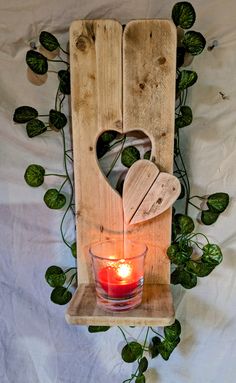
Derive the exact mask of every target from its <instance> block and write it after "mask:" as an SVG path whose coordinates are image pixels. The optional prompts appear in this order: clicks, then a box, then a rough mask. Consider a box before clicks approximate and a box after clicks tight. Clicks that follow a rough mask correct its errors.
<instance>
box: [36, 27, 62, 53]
mask: <svg viewBox="0 0 236 383" xmlns="http://www.w3.org/2000/svg"><path fill="white" fill-rule="evenodd" d="M39 42H40V44H41V45H42V46H43V47H44V48H45V49H47V50H48V51H49V52H52V51H55V49H57V48H59V46H60V44H59V42H58V40H57V38H56V37H55V36H54V35H52V34H51V33H49V32H46V31H42V32H41V33H40V35H39Z"/></svg>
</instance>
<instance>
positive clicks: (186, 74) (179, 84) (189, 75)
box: [176, 69, 198, 92]
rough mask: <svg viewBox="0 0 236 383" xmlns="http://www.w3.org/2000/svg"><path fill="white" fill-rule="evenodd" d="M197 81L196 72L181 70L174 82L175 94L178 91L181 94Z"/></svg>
mask: <svg viewBox="0 0 236 383" xmlns="http://www.w3.org/2000/svg"><path fill="white" fill-rule="evenodd" d="M197 79H198V75H197V73H196V72H194V71H192V70H186V69H184V70H182V71H181V72H180V74H179V76H178V78H177V81H176V89H177V92H178V91H179V92H181V91H183V90H184V89H187V88H189V87H190V86H192V85H193V84H195V82H196V81H197Z"/></svg>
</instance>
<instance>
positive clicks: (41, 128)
mask: <svg viewBox="0 0 236 383" xmlns="http://www.w3.org/2000/svg"><path fill="white" fill-rule="evenodd" d="M46 130H47V127H46V126H45V124H44V122H43V121H41V120H39V119H37V118H34V119H33V120H30V121H29V122H27V125H26V132H27V134H28V136H29V137H30V138H32V137H36V136H39V135H40V134H42V133H44V132H46Z"/></svg>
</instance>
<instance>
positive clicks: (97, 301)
mask: <svg viewBox="0 0 236 383" xmlns="http://www.w3.org/2000/svg"><path fill="white" fill-rule="evenodd" d="M70 57H71V87H72V98H71V100H72V102H71V105H72V126H73V150H74V174H75V193H76V196H75V200H76V217H77V221H76V224H77V254H78V255H77V258H78V282H79V285H78V288H77V290H76V292H75V294H74V296H73V298H72V300H71V302H70V304H69V307H68V310H67V313H66V319H67V321H68V323H71V324H81V325H83V324H86V325H110V326H113V325H134V326H138V325H140V326H143V325H150V326H152V325H156V326H166V325H170V324H171V323H173V321H174V316H175V315H174V308H173V301H172V295H171V290H170V262H169V258H168V256H167V255H166V249H167V247H168V246H169V244H170V241H171V216H172V213H171V205H172V204H173V202H174V201H175V200H176V199H177V197H178V195H179V193H180V184H179V181H178V180H177V178H175V177H174V176H173V175H172V174H171V173H172V171H173V148H174V110H175V76H176V28H175V26H174V25H173V23H172V22H171V21H167V20H134V21H131V22H129V23H128V24H127V25H126V27H125V29H124V31H123V29H122V26H121V25H120V24H119V23H118V22H117V21H115V20H79V21H75V22H74V23H73V24H72V26H71V29H70ZM108 130H110V131H111V130H112V131H116V132H118V133H120V134H125V133H127V132H130V131H142V132H143V133H145V135H147V136H148V137H149V139H150V141H151V144H152V150H151V158H150V161H149V160H144V159H141V160H139V161H137V162H135V163H134V164H133V165H132V166H131V167H130V169H129V171H128V173H127V175H126V178H125V181H124V186H123V195H122V197H121V196H120V195H119V194H118V192H117V191H116V190H114V189H113V188H112V187H111V186H110V185H109V183H108V182H107V180H106V178H105V176H104V174H103V173H102V172H101V170H100V168H99V164H98V159H97V153H96V145H97V140H98V138H99V136H100V135H101V134H102V133H103V132H104V131H108ZM144 260H145V262H144ZM144 264H145V267H144Z"/></svg>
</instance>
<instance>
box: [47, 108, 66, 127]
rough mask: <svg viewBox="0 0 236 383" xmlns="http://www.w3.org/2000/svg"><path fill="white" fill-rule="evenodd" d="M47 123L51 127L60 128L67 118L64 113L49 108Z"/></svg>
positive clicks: (64, 124)
mask: <svg viewBox="0 0 236 383" xmlns="http://www.w3.org/2000/svg"><path fill="white" fill-rule="evenodd" d="M49 124H50V127H51V128H54V129H56V130H61V129H62V128H64V126H66V124H67V118H66V116H65V114H64V113H61V112H59V111H57V110H55V109H51V110H50V112H49Z"/></svg>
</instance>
